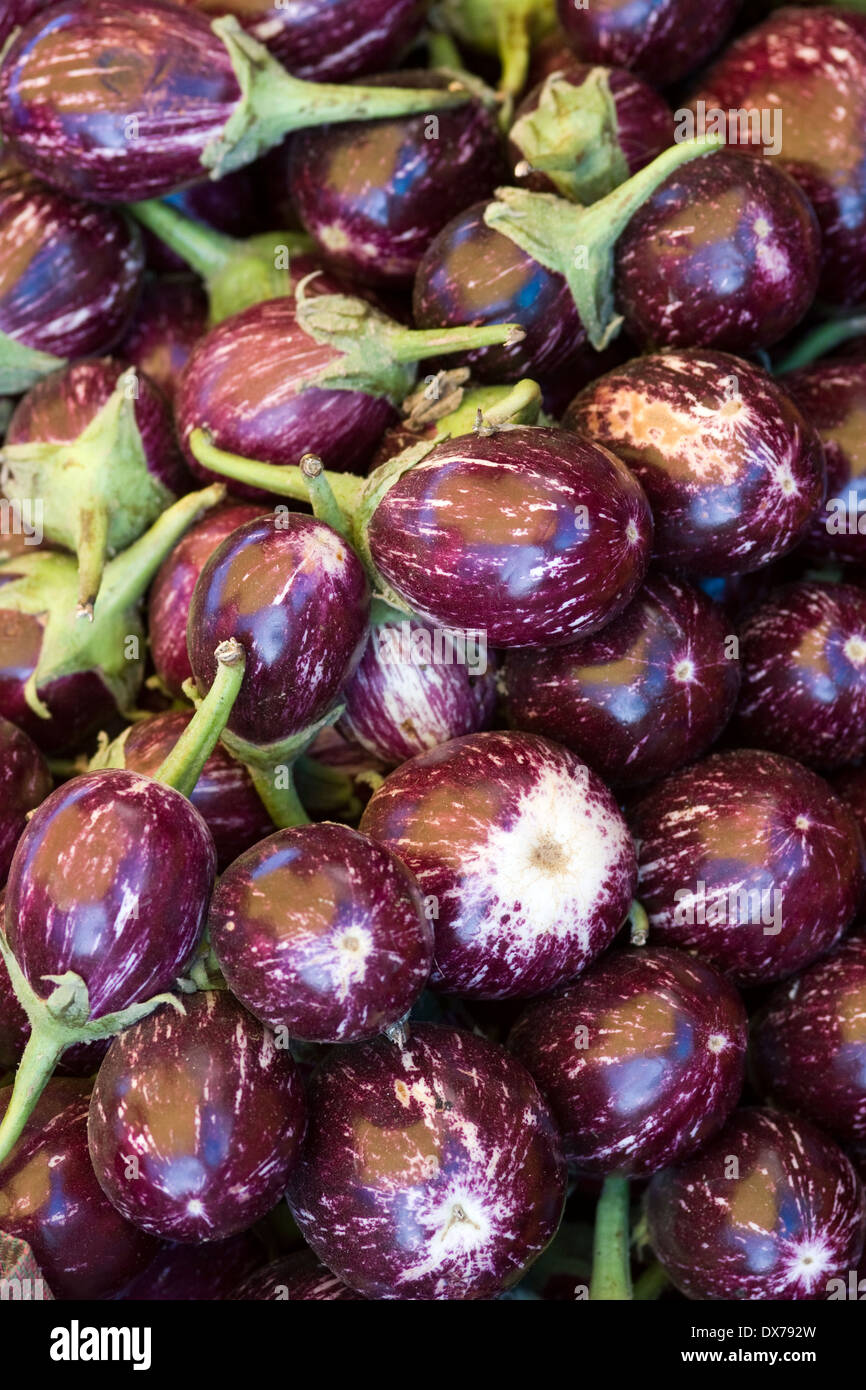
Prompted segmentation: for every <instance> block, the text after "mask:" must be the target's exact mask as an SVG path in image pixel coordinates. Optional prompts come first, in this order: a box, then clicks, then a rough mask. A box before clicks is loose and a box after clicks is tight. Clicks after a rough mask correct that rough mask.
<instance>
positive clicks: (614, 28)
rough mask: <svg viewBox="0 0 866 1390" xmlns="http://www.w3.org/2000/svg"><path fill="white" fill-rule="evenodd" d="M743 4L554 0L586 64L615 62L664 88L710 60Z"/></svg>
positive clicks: (736, 0) (730, 0)
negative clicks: (589, 2)
mask: <svg viewBox="0 0 866 1390" xmlns="http://www.w3.org/2000/svg"><path fill="white" fill-rule="evenodd" d="M741 2H742V0H640V3H639V4H635V3H634V0H601V3H597V0H593V3H592V4H591V5H589V4H587V3H586V0H557V7H556V8H557V15H558V18H559V23H560V24H561V25H562V28H563V30H564V31H565V33H566V35H567V36H568V39H569V42H570V43H572V44H573V46H574V49H575V52H576V53H577V54H578V55H579V57H580V58H582V59H583V61H584V62H586V63H615V64H617V65H618V66H619V67H623V68H631V69H633V70H634V71H635V72H638V73H640V74H641V76H642V77H646V78H647V79H648V80H649V81H650V82H658V83H661V84H663V85H664V86H669V85H670V84H671V83H672V82H676V81H678V79H679V78H681V77H685V76H686V75H687V74H688V73H690V72H693V71H694V69H695V68H698V67H700V66H701V64H702V63H703V62H704V61H705V60H706V59H707V58H708V57H709V56H710V54H711V53H712V52H713V49H714V48H717V47H718V45H719V43H721V41H722V39H723V38H724V37H725V34H726V33H727V31H728V30H729V29H730V27H731V25H732V24H733V22H734V19H735V17H736V14H737V11H738V9H739V8H740V4H741Z"/></svg>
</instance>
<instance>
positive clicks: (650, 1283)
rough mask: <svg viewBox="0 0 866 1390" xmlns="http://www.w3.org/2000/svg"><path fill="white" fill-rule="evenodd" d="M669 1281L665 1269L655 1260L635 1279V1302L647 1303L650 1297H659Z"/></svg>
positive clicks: (668, 1284)
mask: <svg viewBox="0 0 866 1390" xmlns="http://www.w3.org/2000/svg"><path fill="white" fill-rule="evenodd" d="M670 1282H671V1281H670V1279H669V1278H668V1276H667V1274H666V1273H665V1270H664V1269H663V1268H662V1266H661V1265H660V1264H659V1263H658V1261H656V1263H655V1264H652V1265H650V1267H649V1269H645V1270H644V1271H643V1273H642V1274H640V1275H639V1276H638V1278H637V1279H636V1280H635V1285H634V1298H635V1302H636V1303H648V1302H649V1301H650V1300H652V1299H656V1298H660V1297H661V1295H662V1294H663V1293H664V1291H665V1289H667V1288H669V1287H670Z"/></svg>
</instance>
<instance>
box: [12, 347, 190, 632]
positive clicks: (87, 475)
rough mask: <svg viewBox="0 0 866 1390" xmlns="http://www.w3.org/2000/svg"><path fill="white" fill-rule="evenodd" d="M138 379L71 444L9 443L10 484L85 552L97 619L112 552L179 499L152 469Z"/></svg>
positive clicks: (131, 375) (89, 600) (87, 599)
mask: <svg viewBox="0 0 866 1390" xmlns="http://www.w3.org/2000/svg"><path fill="white" fill-rule="evenodd" d="M137 399H138V378H137V376H136V373H135V370H134V369H133V368H130V369H129V370H128V371H126V372H124V373H123V375H122V376H121V377H120V379H119V380H118V382H117V385H116V387H115V388H114V391H113V392H112V394H111V396H110V397H109V399H108V400H107V401H106V403H105V405H104V406H103V407H102V409H101V410H100V411H98V412H97V414H96V415H95V416H94V417H93V419H92V420H91V422H90V424H89V425H88V426H87V428H86V429H85V430H84V431H83V432H82V433H81V434H80V435H79V436H78V438H77V439H74V440H72V441H71V442H70V443H68V444H54V443H42V442H40V441H38V440H34V441H32V442H28V443H22V444H7V445H6V446H5V447H4V448H3V450H2V454H0V457H2V461H3V473H2V483H3V490H4V493H5V495H6V496H7V497H8V498H9V499H10V500H12V501H15V502H26V503H27V504H28V505H38V506H39V507H40V509H41V514H42V528H43V531H44V534H45V535H46V536H47V538H48V539H49V540H50V541H53V542H54V543H55V544H56V545H62V546H64V547H65V549H67V550H71V551H73V552H75V554H76V555H77V556H78V611H79V613H80V614H81V615H83V616H87V617H90V616H92V613H93V606H94V603H95V601H96V599H97V596H98V594H99V587H100V584H101V582H102V575H103V571H104V568H105V563H106V559H107V557H108V554H109V553H111V552H116V551H119V550H123V549H125V548H126V547H127V546H128V545H130V544H131V543H132V542H133V541H134V540H137V539H138V537H139V536H140V535H141V534H142V532H143V531H144V530H145V529H146V528H147V527H148V526H149V525H150V524H151V522H152V521H154V520H155V519H156V517H158V516H159V515H160V513H161V512H163V511H164V510H165V508H166V507H167V506H168V505H169V503H171V502H173V501H174V496H173V494H172V493H171V492H169V490H168V488H167V487H165V485H164V484H163V483H161V482H160V480H159V479H158V478H156V477H154V475H153V474H152V473H151V472H150V471H149V469H148V466H147V456H146V454H145V449H144V445H143V443H142V439H141V434H140V432H139V429H138V424H137V422H136V418H135V403H136V400H137Z"/></svg>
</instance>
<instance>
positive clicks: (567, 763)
mask: <svg viewBox="0 0 866 1390" xmlns="http://www.w3.org/2000/svg"><path fill="white" fill-rule="evenodd" d="M360 828H361V830H362V831H363V832H364V834H366V835H370V836H371V837H372V838H373V839H374V840H378V841H380V842H381V843H382V844H384V845H386V846H387V847H388V848H389V849H391V850H393V851H394V853H395V854H398V855H399V856H400V858H401V859H402V860H403V862H404V863H405V864H407V865H408V867H409V868H410V869H411V870H412V872H413V873H414V874H415V877H416V878H417V879H418V882H419V884H420V885H421V891H422V893H424V895H425V897H427V898H428V899H430V900H431V902H432V903H433V904H434V906H435V908H436V915H435V917H434V932H435V937H436V943H435V947H436V948H435V961H434V967H433V975H432V982H433V984H434V985H435V986H436V987H437V988H439V989H441V990H443V991H445V992H447V993H454V994H459V995H462V996H465V997H466V998H476V999H508V998H527V997H529V996H531V995H534V994H541V993H544V992H545V991H547V990H550V989H553V988H554V987H555V986H556V985H558V984H561V983H563V981H565V980H569V979H571V978H572V977H573V976H574V975H576V974H577V973H578V972H579V971H581V970H583V969H585V968H586V966H587V965H588V964H589V963H590V961H592V960H593V959H594V958H595V957H596V956H597V955H599V953H600V952H601V951H603V950H604V949H605V947H606V946H608V945H609V944H610V942H611V941H612V940H613V938H614V936H615V935H616V933H617V932H618V931H619V928H620V927H621V926H622V924H623V922H624V920H625V917H626V914H627V912H628V910H629V905H630V903H631V899H632V893H633V890H634V884H635V856H634V846H633V845H632V842H631V837H630V835H629V834H628V831H627V829H626V825H625V822H624V820H623V818H622V816H621V815H620V813H619V809H618V808H617V805H616V802H615V800H614V798H613V797H612V795H611V794H610V792H609V791H608V790H607V788H606V787H605V786H604V784H603V783H602V782H601V781H600V780H599V778H598V777H596V775H595V773H594V772H591V771H590V769H589V768H588V767H587V766H586V764H585V763H582V762H581V761H580V759H579V758H577V757H575V755H574V754H573V753H570V752H568V750H567V749H565V748H560V747H559V746H558V745H557V744H555V743H551V742H549V740H547V739H544V738H539V737H538V736H536V735H535V734H522V733H498V732H495V733H480V734H469V735H467V736H466V737H464V738H456V739H452V741H451V742H450V743H446V744H444V745H443V746H442V747H441V748H436V749H434V750H433V751H432V752H429V753H422V754H421V755H420V756H419V757H417V758H413V759H412V760H411V761H410V762H407V763H403V765H402V766H401V767H399V768H397V769H396V771H395V772H392V773H391V774H390V776H389V777H387V778H386V779H385V782H384V784H383V785H382V786H381V787H380V788H379V790H378V791H377V792H376V793H375V794H374V796H373V797H372V799H371V800H370V801H369V802H368V804H367V806H366V808H365V811H364V814H363V816H362V818H361V827H360Z"/></svg>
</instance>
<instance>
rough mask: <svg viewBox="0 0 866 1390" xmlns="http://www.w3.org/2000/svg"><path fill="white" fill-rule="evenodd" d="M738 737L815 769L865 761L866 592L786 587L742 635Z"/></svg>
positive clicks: (848, 587) (753, 615) (749, 620)
mask: <svg viewBox="0 0 866 1390" xmlns="http://www.w3.org/2000/svg"><path fill="white" fill-rule="evenodd" d="M740 657H741V664H742V671H743V683H742V688H741V690H740V699H739V704H738V705H737V712H736V715H735V719H734V729H735V732H736V735H737V736H738V737H739V738H740V739H741V740H743V741H745V742H747V743H749V744H752V745H755V746H757V747H759V748H770V749H774V750H777V751H778V752H783V751H784V752H785V753H787V754H789V755H790V756H791V757H794V758H798V759H799V760H800V761H801V762H804V763H809V764H811V765H813V766H815V767H817V768H823V769H832V768H838V767H842V766H844V764H846V763H854V762H858V761H860V759H862V758H863V756H864V754H866V592H864V591H863V589H860V588H856V587H855V586H854V585H853V584H828V583H811V582H807V581H804V582H802V583H799V584H788V585H786V586H785V587H784V588H782V589H778V590H776V591H775V592H774V593H773V594H771V595H770V597H769V598H768V599H766V600H765V601H764V602H763V603H761V604H759V605H758V606H757V607H755V608H753V609H752V610H751V612H750V613H749V615H748V616H747V617H746V619H745V620H744V622H743V624H742V626H741V628H740Z"/></svg>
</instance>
